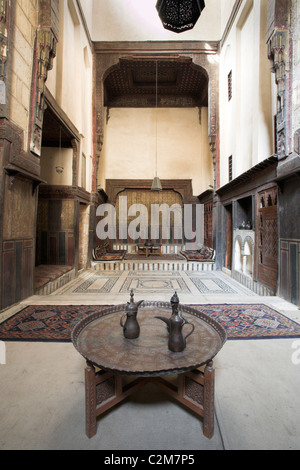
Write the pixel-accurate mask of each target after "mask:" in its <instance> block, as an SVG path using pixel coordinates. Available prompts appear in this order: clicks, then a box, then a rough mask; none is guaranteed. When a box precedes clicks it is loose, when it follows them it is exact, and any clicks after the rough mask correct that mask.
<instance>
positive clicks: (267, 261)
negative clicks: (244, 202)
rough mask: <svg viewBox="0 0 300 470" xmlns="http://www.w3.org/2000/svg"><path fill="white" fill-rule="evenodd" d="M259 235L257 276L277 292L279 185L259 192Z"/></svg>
mask: <svg viewBox="0 0 300 470" xmlns="http://www.w3.org/2000/svg"><path fill="white" fill-rule="evenodd" d="M257 237H258V240H257V246H258V254H257V257H258V259H257V267H258V269H257V278H258V281H259V282H261V283H262V284H264V285H266V286H268V287H270V288H272V289H273V291H274V293H275V292H276V288H277V273H278V216H277V187H273V188H270V189H268V190H266V191H261V192H260V193H259V194H258V230H257Z"/></svg>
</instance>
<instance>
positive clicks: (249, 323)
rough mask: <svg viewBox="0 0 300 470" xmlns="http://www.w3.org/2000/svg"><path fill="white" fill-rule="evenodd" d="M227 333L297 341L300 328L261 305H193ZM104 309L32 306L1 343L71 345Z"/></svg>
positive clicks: (0, 332) (0, 331)
mask: <svg viewBox="0 0 300 470" xmlns="http://www.w3.org/2000/svg"><path fill="white" fill-rule="evenodd" d="M192 307H193V308H196V309H198V310H201V311H202V312H204V313H205V314H207V315H209V316H211V317H213V318H214V319H215V320H217V321H218V322H219V323H221V324H222V325H223V327H224V328H225V329H226V332H227V335H228V339H229V340H234V339H243V340H247V339H268V338H298V337H300V325H299V324H298V323H295V322H294V321H292V320H289V319H288V318H287V317H285V316H284V315H282V314H281V313H279V312H277V311H276V310H274V309H272V308H270V307H268V306H266V305H263V304H255V305H252V304H251V305H246V304H238V305H232V304H231V305H229V304H219V305H193V306H192ZM103 308H105V306H87V305H84V306H78V305H77V306H62V305H55V306H53V305H51V306H47V305H41V306H38V305H31V306H28V307H25V308H24V309H23V310H21V311H20V312H18V313H16V314H15V315H13V316H12V317H11V318H9V319H7V320H6V321H4V322H3V323H2V324H1V325H0V340H2V341H41V342H43V341H52V342H69V341H71V331H72V330H73V328H74V326H75V325H76V323H77V322H78V321H80V320H81V319H82V318H84V317H85V316H86V315H89V314H90V313H93V312H95V311H99V309H103Z"/></svg>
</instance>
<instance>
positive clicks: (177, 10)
mask: <svg viewBox="0 0 300 470" xmlns="http://www.w3.org/2000/svg"><path fill="white" fill-rule="evenodd" d="M204 8H205V2H204V0H158V2H157V4H156V9H157V11H158V15H159V17H160V19H161V21H162V24H163V27H164V28H165V29H168V30H169V31H173V32H174V33H183V32H184V31H188V30H189V29H193V27H194V26H195V24H196V23H197V21H198V19H199V17H200V15H201V13H202V10H204Z"/></svg>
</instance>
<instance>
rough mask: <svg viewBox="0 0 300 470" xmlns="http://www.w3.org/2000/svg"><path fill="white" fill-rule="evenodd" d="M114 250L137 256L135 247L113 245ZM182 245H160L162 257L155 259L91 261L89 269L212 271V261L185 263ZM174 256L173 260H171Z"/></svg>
mask: <svg viewBox="0 0 300 470" xmlns="http://www.w3.org/2000/svg"><path fill="white" fill-rule="evenodd" d="M114 249H115V250H126V251H127V254H129V255H137V253H138V249H137V245H115V246H114ZM184 249H185V247H184V245H162V247H161V253H162V256H161V257H159V256H155V259H151V258H146V257H145V256H141V257H140V258H139V259H132V260H131V259H126V256H125V259H124V260H122V261H92V265H91V268H92V269H94V270H95V271H138V270H139V271H214V270H215V263H214V261H203V262H202V261H186V259H184V257H183V256H182V257H181V258H182V259H179V256H180V251H182V250H184ZM172 255H174V259H172Z"/></svg>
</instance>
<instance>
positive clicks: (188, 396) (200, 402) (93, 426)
mask: <svg viewBox="0 0 300 470" xmlns="http://www.w3.org/2000/svg"><path fill="white" fill-rule="evenodd" d="M178 380H179V381H178V386H177V387H176V386H175V385H173V384H172V383H170V382H168V381H167V380H165V379H163V378H161V377H140V378H137V379H135V380H134V381H133V382H131V383H129V384H127V385H124V386H123V380H122V376H121V375H117V374H114V373H111V372H105V371H102V370H100V371H99V372H96V369H95V367H94V366H93V365H92V364H91V363H89V362H88V361H87V367H86V369H85V387H86V396H85V402H86V434H87V436H88V437H89V438H92V437H93V436H95V434H96V432H97V417H98V416H100V415H101V414H102V413H104V412H105V411H107V410H109V409H110V408H112V407H113V406H115V405H116V404H117V403H120V402H122V401H123V400H125V399H126V398H127V397H129V396H130V395H132V394H133V393H134V392H136V391H137V390H139V389H140V388H141V387H143V386H144V385H146V384H147V383H149V382H151V383H154V384H155V385H157V386H158V387H159V388H161V389H162V390H163V391H164V392H165V393H167V394H168V395H170V396H171V397H172V398H174V399H175V400H177V401H178V402H179V403H181V404H183V405H185V406H186V407H187V408H189V409H191V410H193V411H194V412H195V413H197V414H198V415H199V416H200V417H201V418H203V434H204V435H205V436H206V437H207V438H208V439H210V438H212V436H213V434H214V411H215V410H214V384H215V370H214V367H213V362H212V361H210V362H209V363H208V364H207V365H206V367H205V369H204V373H203V372H200V371H199V370H197V369H196V370H193V371H191V372H185V373H182V374H179V375H178Z"/></svg>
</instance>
